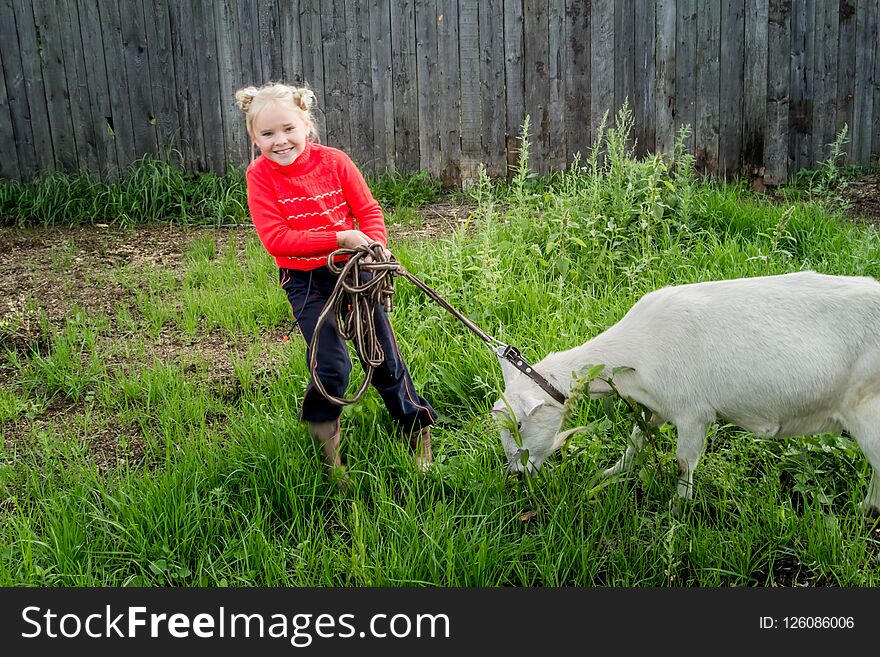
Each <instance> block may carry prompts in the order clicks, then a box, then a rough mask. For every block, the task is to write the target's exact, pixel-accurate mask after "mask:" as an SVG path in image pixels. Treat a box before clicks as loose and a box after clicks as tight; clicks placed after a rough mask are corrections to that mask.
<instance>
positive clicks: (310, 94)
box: [302, 89, 317, 109]
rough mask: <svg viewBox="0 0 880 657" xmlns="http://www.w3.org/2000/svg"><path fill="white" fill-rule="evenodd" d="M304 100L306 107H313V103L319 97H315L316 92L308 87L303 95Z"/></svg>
mask: <svg viewBox="0 0 880 657" xmlns="http://www.w3.org/2000/svg"><path fill="white" fill-rule="evenodd" d="M302 100H303V102H304V103H305V105H306V108H308V109H311V108H312V105H314V104H315V101H317V98H316V97H315V92H314V91H312V90H311V89H307V90H306V91H305V92H304V93H303V95H302Z"/></svg>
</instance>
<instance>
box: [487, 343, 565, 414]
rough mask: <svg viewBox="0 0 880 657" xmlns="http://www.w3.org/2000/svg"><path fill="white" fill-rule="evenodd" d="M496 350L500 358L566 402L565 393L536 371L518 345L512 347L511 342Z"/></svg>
mask: <svg viewBox="0 0 880 657" xmlns="http://www.w3.org/2000/svg"><path fill="white" fill-rule="evenodd" d="M494 351H495V353H496V354H497V355H498V357H499V358H503V359H504V360H506V361H507V362H509V363H510V364H511V365H513V366H514V367H515V368H516V369H518V370H519V371H520V372H522V373H523V374H525V375H526V376H527V377H529V378H530V379H531V380H532V381H534V382H535V383H537V384H538V386H539V387H540V388H541V390H543V391H544V392H546V393H547V394H548V395H550V396H551V397H552V398H553V399H555V400H556V401H558V402H559V403H560V404H565V395H563V394H562V393H561V392H560V391H559V389H558V388H556V387H554V386H553V384H552V383H550V382H549V381H548V380H547V379H545V378H544V377H543V376H541V375H540V374H538V372H536V371H535V368H534V367H532V366H531V365H529V363H528V361H526V359H525V358H523V355H522V354H521V353H519V350H518V349H517V348H516V347H512V346H510V345H509V344H503V345H501V346H499V347H497V348H496V349H495V350H494Z"/></svg>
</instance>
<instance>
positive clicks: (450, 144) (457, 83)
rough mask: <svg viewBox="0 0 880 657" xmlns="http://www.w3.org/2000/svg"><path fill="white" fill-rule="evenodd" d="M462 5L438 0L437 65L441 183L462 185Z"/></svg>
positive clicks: (449, 0)
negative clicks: (459, 13)
mask: <svg viewBox="0 0 880 657" xmlns="http://www.w3.org/2000/svg"><path fill="white" fill-rule="evenodd" d="M458 40H459V31H458V3H457V1H456V0H437V54H438V58H437V62H438V68H439V69H440V179H441V180H442V181H443V182H444V184H447V185H458V184H459V183H460V182H461V78H460V77H459V71H460V70H461V67H460V59H459V52H458Z"/></svg>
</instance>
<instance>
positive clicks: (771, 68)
mask: <svg viewBox="0 0 880 657" xmlns="http://www.w3.org/2000/svg"><path fill="white" fill-rule="evenodd" d="M767 18H768V23H767V51H768V56H767V132H766V141H765V142H764V182H766V183H768V184H779V183H781V182H784V181H785V179H786V176H787V175H788V111H789V110H788V104H789V77H790V74H791V62H790V58H791V0H770V4H769V6H768V16H767Z"/></svg>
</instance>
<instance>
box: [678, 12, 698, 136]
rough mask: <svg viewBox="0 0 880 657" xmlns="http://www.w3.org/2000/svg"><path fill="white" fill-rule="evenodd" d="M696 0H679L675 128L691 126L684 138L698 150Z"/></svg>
mask: <svg viewBox="0 0 880 657" xmlns="http://www.w3.org/2000/svg"><path fill="white" fill-rule="evenodd" d="M696 80H697V0H678V13H677V16H676V22H675V132H676V135H677V134H678V131H679V130H680V129H681V128H682V127H683V126H687V127H688V128H689V130H688V135H687V138H686V139H685V141H684V145H685V148H686V150H687V151H688V152H690V153H695V152H696V132H697V85H696Z"/></svg>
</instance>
